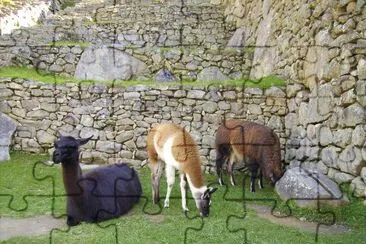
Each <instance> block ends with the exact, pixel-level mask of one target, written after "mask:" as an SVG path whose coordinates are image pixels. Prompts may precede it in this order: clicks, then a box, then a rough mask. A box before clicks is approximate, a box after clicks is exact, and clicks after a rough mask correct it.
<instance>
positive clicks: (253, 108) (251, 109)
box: [247, 104, 262, 115]
mask: <svg viewBox="0 0 366 244" xmlns="http://www.w3.org/2000/svg"><path fill="white" fill-rule="evenodd" d="M247 113H248V114H255V115H259V114H262V108H261V106H260V105H258V104H249V105H248V111H247Z"/></svg>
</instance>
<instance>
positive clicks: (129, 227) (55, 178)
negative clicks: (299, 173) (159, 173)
mask: <svg viewBox="0 0 366 244" xmlns="http://www.w3.org/2000/svg"><path fill="white" fill-rule="evenodd" d="M11 157H12V160H11V161H8V162H2V163H0V175H1V176H0V194H1V195H0V216H2V217H4V216H7V217H14V218H22V217H30V216H37V215H52V214H53V215H54V217H61V218H62V219H63V220H64V221H65V222H66V218H65V217H64V216H63V215H64V214H65V206H66V201H65V197H64V196H63V194H64V188H63V183H62V179H61V168H60V166H46V165H44V164H41V163H40V161H42V160H47V159H48V156H45V155H33V154H24V153H20V152H12V154H11ZM47 176H51V177H48V178H47ZM139 177H140V180H141V182H142V186H143V198H142V199H141V201H140V202H139V204H138V205H137V206H135V207H134V209H133V210H132V211H131V212H130V213H129V214H127V215H126V216H122V217H120V218H118V219H113V220H109V221H105V222H101V223H100V226H101V227H106V226H109V225H110V226H109V227H108V228H106V229H102V228H100V227H98V225H96V224H86V223H82V224H80V225H78V226H76V227H72V228H71V229H70V230H69V231H68V232H67V233H65V232H61V231H54V232H53V233H52V243H114V242H115V238H116V235H115V229H116V230H117V238H118V240H119V243H183V242H184V241H185V240H186V242H187V243H242V242H243V241H244V240H245V238H246V239H247V240H248V243H314V242H315V234H314V233H311V232H308V231H302V230H299V229H297V228H294V227H287V226H281V225H279V224H274V223H270V222H269V221H268V220H265V219H262V218H260V217H258V216H257V215H256V213H255V211H254V210H251V209H250V208H247V204H248V203H250V204H253V203H254V204H260V205H271V206H273V203H274V202H275V201H277V203H278V207H277V208H276V211H280V212H282V213H286V210H287V208H286V206H285V204H284V203H283V202H281V201H279V200H278V198H277V195H276V194H275V192H274V190H273V188H272V187H270V186H268V185H265V188H264V189H261V190H257V192H256V193H250V192H248V191H245V192H244V196H245V198H246V199H247V200H244V201H243V200H242V197H243V191H242V187H241V186H237V187H232V186H229V187H228V188H226V187H219V190H218V191H216V192H215V194H214V195H213V200H212V206H211V213H210V216H209V217H208V218H204V219H201V218H200V217H196V215H197V214H198V210H197V209H196V207H195V204H194V201H193V199H192V198H190V199H189V200H188V207H189V209H190V212H189V214H188V217H186V216H185V215H184V214H183V212H182V210H181V202H180V191H179V182H178V180H179V177H177V178H176V184H175V185H174V188H173V192H172V199H171V203H170V208H168V209H160V208H159V207H158V206H156V205H154V204H152V202H151V186H150V170H149V169H148V168H143V169H140V170H139ZM245 178H247V177H245ZM205 179H206V181H207V182H208V183H212V184H215V182H216V176H214V175H205ZM242 179H243V177H242V176H240V175H238V176H237V182H240V181H241V180H242ZM225 180H226V182H228V178H227V177H226V178H225ZM165 182H166V181H165V178H164V177H163V179H162V184H161V195H162V196H164V195H165V192H166V183H165ZM245 182H246V184H245V189H248V186H249V185H248V184H247V183H248V182H247V181H245ZM53 184H54V186H55V187H53ZM53 191H54V194H55V196H56V197H55V199H54V202H53V201H52V195H53ZM9 195H12V196H14V198H13V201H12V202H11V203H10V205H9V201H10V199H11V198H10V196H9ZM188 195H189V196H190V197H191V195H190V193H189V194H188ZM23 196H26V197H25V198H23ZM256 199H257V200H256ZM25 201H27V202H28V204H26V202H25ZM292 210H293V211H292V214H293V215H294V216H297V217H303V218H306V219H308V220H316V221H322V222H324V223H330V221H331V218H329V217H324V216H323V215H320V214H318V212H317V211H316V210H313V209H298V208H296V207H293V209H292ZM321 210H322V211H332V212H334V214H335V216H336V223H337V224H343V225H347V226H348V227H350V228H352V231H351V232H350V233H346V234H332V235H329V234H319V239H318V241H319V243H360V241H362V240H365V239H366V221H364V220H365V219H366V206H365V205H363V204H362V201H361V200H357V199H355V198H352V197H351V203H350V204H349V205H348V206H345V207H342V208H337V209H330V208H322V209H321ZM230 215H235V216H238V217H230V218H228V216H230ZM193 228H196V229H198V230H195V229H193ZM66 230H67V228H65V229H64V231H66ZM49 238H50V236H49V235H43V236H39V237H32V238H30V237H16V238H12V239H9V240H7V241H6V243H48V242H49Z"/></svg>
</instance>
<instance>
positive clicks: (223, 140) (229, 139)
mask: <svg viewBox="0 0 366 244" xmlns="http://www.w3.org/2000/svg"><path fill="white" fill-rule="evenodd" d="M215 146H216V170H217V175H218V178H219V183H220V184H221V185H222V184H223V181H222V167H223V164H224V163H225V162H227V164H228V172H229V175H230V180H231V184H232V185H235V180H234V175H233V164H234V163H235V162H238V161H244V162H245V165H246V166H247V167H248V168H249V169H250V170H251V183H250V190H251V192H255V186H254V183H255V179H256V177H257V175H258V170H259V186H260V188H262V187H263V182H262V176H263V175H264V176H265V177H266V178H267V179H268V180H269V181H270V182H271V183H272V185H274V184H275V183H276V181H277V180H279V178H280V177H281V176H282V172H281V149H280V141H279V139H278V136H277V135H276V133H274V132H273V131H272V130H271V129H270V128H269V127H267V126H265V125H261V124H258V123H254V122H248V121H240V120H226V121H224V122H223V124H222V125H220V127H219V128H218V130H217V133H216V141H215Z"/></svg>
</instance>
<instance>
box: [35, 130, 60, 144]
mask: <svg viewBox="0 0 366 244" xmlns="http://www.w3.org/2000/svg"><path fill="white" fill-rule="evenodd" d="M55 140H56V137H55V136H54V135H53V134H50V133H48V132H47V131H44V130H39V131H37V141H38V143H39V144H41V145H42V144H49V145H52V144H53V143H54V142H55Z"/></svg>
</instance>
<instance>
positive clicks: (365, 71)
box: [357, 59, 366, 80]
mask: <svg viewBox="0 0 366 244" xmlns="http://www.w3.org/2000/svg"><path fill="white" fill-rule="evenodd" d="M357 74H358V79H360V80H364V79H366V59H360V61H358V64H357Z"/></svg>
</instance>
